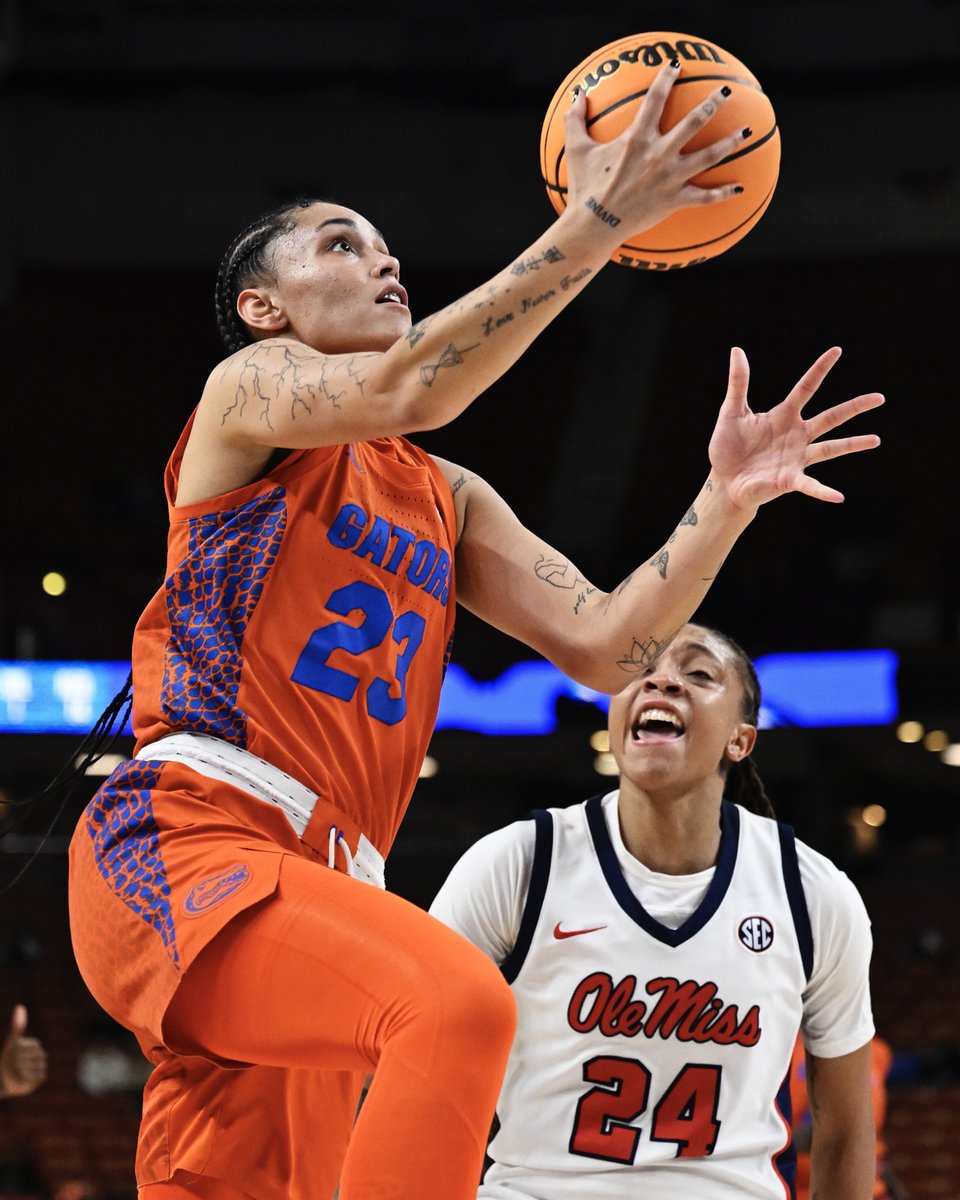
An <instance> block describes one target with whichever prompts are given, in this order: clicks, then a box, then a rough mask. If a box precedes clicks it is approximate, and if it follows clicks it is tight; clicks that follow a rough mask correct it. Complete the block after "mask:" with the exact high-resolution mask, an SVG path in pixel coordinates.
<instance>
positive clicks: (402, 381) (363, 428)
mask: <svg viewBox="0 0 960 1200" xmlns="http://www.w3.org/2000/svg"><path fill="white" fill-rule="evenodd" d="M678 70H679V68H678V67H673V66H670V65H668V66H666V67H665V68H664V69H663V70H662V71H661V73H660V74H659V75H658V77H657V79H656V81H655V83H654V85H653V86H652V88H651V89H650V94H649V96H648V98H647V100H646V102H645V103H644V105H643V106H642V107H641V109H640V112H639V113H638V116H637V119H636V120H635V121H634V123H633V124H632V125H631V126H630V128H629V129H627V130H626V131H625V132H624V133H623V134H622V135H621V136H620V137H619V138H617V139H616V140H614V141H612V142H609V143H600V142H595V141H594V140H593V139H592V138H591V137H590V135H589V134H588V132H587V130H586V125H585V112H586V107H585V106H586V101H585V98H584V97H583V96H582V95H580V96H578V97H577V98H576V99H575V101H574V102H573V103H572V104H571V107H570V110H569V113H568V116H567V124H566V134H567V162H568V170H569V183H570V190H569V193H568V197H569V203H568V207H567V209H566V210H565V212H564V213H563V215H562V216H561V217H559V218H558V220H556V221H555V222H554V223H553V224H552V225H551V226H550V227H549V228H548V229H547V231H546V232H545V233H544V235H543V236H542V237H541V238H539V239H537V241H535V242H534V243H533V244H532V245H531V246H528V247H527V249H526V250H524V251H523V253H522V254H520V255H519V256H518V257H517V258H516V259H514V261H513V262H511V263H510V264H509V265H508V266H507V267H505V268H504V269H503V270H502V271H500V272H499V274H497V275H495V276H494V277H493V278H492V279H490V280H488V281H487V282H486V283H484V284H482V285H481V286H480V287H478V288H477V289H475V290H474V291H472V292H470V293H468V294H467V295H466V296H464V297H463V298H462V299H460V300H458V301H456V302H455V303H454V304H451V305H450V306H449V307H447V308H445V309H443V310H442V311H440V312H438V313H436V314H434V315H433V316H429V317H426V318H425V319H424V320H421V321H420V322H418V323H417V324H415V325H413V326H412V328H409V329H408V331H407V332H406V336H400V337H399V338H398V340H396V341H395V342H394V344H393V345H391V346H390V347H389V348H374V349H372V350H371V347H370V346H365V347H364V346H361V347H360V348H359V349H358V351H357V352H348V353H344V352H339V351H342V350H344V349H345V347H343V346H339V347H335V348H333V349H332V348H331V347H330V346H329V345H317V342H318V341H320V340H321V339H317V338H307V339H306V342H307V343H308V344H304V339H302V338H300V339H299V340H298V339H297V338H296V337H295V336H287V331H286V330H285V327H284V324H283V322H282V320H277V321H276V322H275V324H271V319H272V316H274V315H275V314H271V313H270V312H269V311H267V309H263V310H257V311H256V313H254V316H255V319H256V321H257V322H258V324H257V328H258V332H259V334H260V336H261V340H260V341H258V342H256V343H255V344H253V345H250V346H248V347H245V348H244V349H242V350H240V351H238V352H237V353H236V354H234V355H233V356H231V357H230V358H229V359H227V360H226V361H225V362H224V363H223V364H221V366H220V367H219V368H218V369H217V370H215V371H214V372H213V374H212V375H211V377H210V379H209V381H208V384H207V387H206V390H205V392H204V396H203V399H202V401H201V411H200V414H199V416H198V421H197V429H198V431H201V430H203V431H205V434H204V436H207V437H209V438H211V439H214V440H221V441H226V442H228V443H232V444H233V445H235V446H238V447H244V446H248V447H249V446H265V447H271V448H272V447H286V448H298V447H309V446H318V445H334V444H343V443H346V442H350V441H356V440H365V439H369V438H372V437H376V436H382V435H387V434H400V433H410V432H412V431H415V430H422V429H432V428H435V427H437V426H439V425H443V424H445V423H446V422H448V421H450V420H451V419H452V418H453V417H455V416H456V415H457V414H458V413H460V412H462V411H463V409H464V408H465V407H466V406H467V405H469V404H470V403H471V402H472V401H473V400H474V399H476V397H477V396H478V395H479V394H480V393H481V392H482V391H484V390H485V389H486V388H487V387H488V386H489V385H490V384H491V383H492V382H493V381H494V380H496V379H497V378H498V377H499V376H500V375H502V374H503V373H504V371H506V370H507V368H508V367H510V366H511V364H512V363H514V362H515V361H516V359H517V358H518V357H519V356H520V355H521V354H522V353H523V351H524V350H525V349H526V348H527V347H528V346H529V345H530V343H531V342H532V341H533V339H534V338H535V337H536V336H537V334H539V333H540V332H541V330H542V329H543V328H544V327H545V326H546V325H547V324H548V323H549V322H550V321H552V320H553V319H554V318H555V317H556V315H557V314H558V313H559V312H560V311H561V310H562V309H563V308H564V307H565V306H566V305H567V304H568V303H569V302H570V301H571V300H572V299H573V297H574V296H576V295H577V294H578V293H579V292H580V291H581V290H582V289H583V287H584V286H585V285H586V283H587V282H588V280H589V279H591V278H592V277H593V275H595V274H596V272H597V271H598V270H599V269H600V268H601V267H602V266H603V265H604V264H605V263H606V262H607V261H608V260H609V258H610V256H611V255H612V253H613V252H614V250H615V249H616V248H617V246H618V245H619V244H620V242H621V241H622V240H623V233H624V231H625V230H626V231H628V232H629V233H634V232H639V231H641V230H643V229H646V228H648V227H649V226H651V225H654V224H656V223H657V222H659V221H660V220H662V219H663V218H664V217H665V216H667V215H669V214H670V213H671V212H674V211H675V210H677V209H679V208H682V207H685V206H689V205H692V204H709V203H716V202H718V201H722V200H724V199H726V198H728V197H729V196H731V195H732V194H733V191H734V186H735V185H727V186H724V187H719V188H706V189H705V188H697V187H692V186H691V185H690V183H689V180H690V179H691V178H692V177H694V176H695V175H697V174H698V173H700V172H701V171H703V170H704V169H705V168H707V167H709V166H710V165H713V164H715V163H717V162H719V161H720V160H721V159H723V158H724V157H726V156H727V155H729V154H730V153H732V152H733V150H734V149H735V148H736V147H737V146H738V145H739V144H741V143H742V137H741V135H740V134H739V133H738V134H736V135H734V136H732V137H726V138H724V139H722V140H720V141H718V142H716V143H714V144H713V145H711V146H709V147H706V148H704V149H702V150H698V151H696V152H692V153H690V154H686V155H685V154H683V153H682V150H683V147H684V145H685V144H686V143H687V142H688V141H689V140H690V138H691V137H693V136H694V134H696V132H697V131H698V130H699V129H701V128H702V127H703V126H704V125H705V124H706V123H707V122H708V121H709V119H710V117H711V116H712V115H713V114H714V113H715V112H716V111H717V109H718V108H719V107H720V105H722V104H723V103H724V102H725V100H726V97H725V96H724V95H723V89H720V88H718V89H717V91H716V92H715V93H714V94H713V95H712V96H711V97H710V99H709V100H707V101H706V102H705V103H704V104H702V105H701V106H700V107H699V108H697V109H696V110H694V111H693V112H692V113H691V114H689V115H688V116H687V117H686V118H684V119H683V120H682V121H680V122H679V124H678V125H677V126H676V127H675V128H674V129H672V130H670V131H669V132H668V133H666V134H661V133H660V132H659V119H660V116H661V114H662V111H663V106H664V103H665V101H666V98H667V95H668V93H669V90H670V88H671V87H672V85H673V83H674V81H675V80H676V78H677V75H678ZM494 217H495V219H497V220H499V219H500V218H501V214H494ZM331 232H332V234H333V236H334V237H336V235H338V234H339V235H340V237H341V239H343V238H345V236H346V233H347V232H348V231H346V230H344V229H338V230H332V231H331ZM372 247H373V249H374V250H376V249H377V248H378V247H377V245H376V239H373V243H372ZM321 250H322V247H321ZM386 257H387V259H389V256H388V255H387V256H386ZM389 261H390V262H392V263H393V264H394V267H396V260H395V259H389ZM374 269H376V268H375V267H374ZM391 269H393V268H391ZM384 278H385V279H387V280H388V281H389V279H390V278H391V276H388V275H385V276H384ZM398 291H402V289H398ZM245 319H246V317H245ZM248 323H249V322H248ZM273 329H276V331H277V332H278V333H279V334H280V335H281V336H279V337H276V338H270V337H268V336H267V337H264V335H265V334H269V333H270V332H271V330H273ZM334 349H335V350H336V351H338V352H334ZM347 349H351V350H352V347H348V348H347ZM380 349H382V352H380Z"/></svg>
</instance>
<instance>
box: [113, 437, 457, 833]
mask: <svg viewBox="0 0 960 1200" xmlns="http://www.w3.org/2000/svg"><path fill="white" fill-rule="evenodd" d="M192 422H193V418H191V421H190V423H188V425H187V427H186V429H185V430H184V433H183V435H182V436H181V438H180V441H179V443H178V444H177V447H176V449H175V450H174V452H173V455H172V457H171V459H170V462H169V464H168V466H167V472H166V494H167V502H168V505H169V511H170V534H169V539H168V551H167V570H166V581H165V583H164V585H163V587H161V588H160V590H159V591H158V592H157V594H156V595H155V596H154V597H153V599H152V600H151V601H150V603H149V604H148V606H147V608H146V610H145V611H144V613H143V615H142V617H141V618H140V620H139V622H138V623H137V627H136V631H135V633H134V642H133V673H134V708H133V724H134V731H135V733H136V736H137V739H138V744H137V748H138V749H140V748H141V747H142V746H145V745H148V744H149V743H151V742H153V741H156V739H157V738H160V737H163V736H164V735H165V734H167V733H170V732H173V731H182V730H187V731H190V732H195V733H205V734H209V735H212V736H214V737H218V738H221V739H223V740H224V741H227V742H231V743H233V744H234V745H237V746H240V747H242V748H243V749H246V750H249V751H251V752H252V753H253V754H256V755H258V756H259V757H260V758H263V759H266V760H267V761H268V762H271V763H273V764H274V765H275V766H277V767H280V768H281V769H282V770H284V771H286V772H287V773H288V774H289V775H292V776H293V777H294V778H295V779H298V780H299V781H300V782H301V783H304V784H305V785H306V786H307V787H309V788H311V789H312V790H313V791H315V792H316V793H317V794H318V796H319V797H320V798H321V800H322V801H326V802H327V803H326V804H318V811H317V812H315V814H314V818H313V820H312V821H311V823H310V825H309V826H308V828H307V830H306V832H305V834H304V837H303V840H304V842H306V843H307V844H308V845H309V846H311V847H312V848H313V849H316V850H321V849H322V850H323V852H324V853H326V847H327V834H328V831H329V827H330V819H329V805H333V806H334V807H335V808H336V809H337V810H338V812H339V813H342V814H343V815H344V816H345V817H346V818H347V819H348V820H349V821H350V822H352V823H353V825H354V826H355V827H356V828H358V829H359V830H360V831H362V832H363V833H365V834H366V836H367V837H368V838H369V839H370V841H371V842H372V843H373V844H374V846H375V847H376V848H377V849H378V850H379V851H380V853H381V854H383V855H386V853H387V851H388V850H389V848H390V845H391V843H392V842H393V839H394V836H395V834H396V831H397V828H398V826H399V824H400V821H401V819H402V817H403V814H404V811H405V809H406V806H407V804H408V802H409V799H410V795H411V793H412V791H413V788H414V785H415V783H416V780H417V777H418V774H419V771H420V766H421V763H422V761H423V757H424V755H425V753H426V750H427V746H428V744H429V740H430V736H431V734H432V732H433V725H434V721H435V719H436V714H437V707H438V704H439V697H440V686H441V683H442V680H443V671H444V668H445V666H446V662H447V659H448V658H449V649H450V644H451V639H452V636H453V619H454V585H453V554H454V546H455V542H456V515H455V512H454V506H453V498H452V495H451V493H450V489H449V487H448V485H447V483H446V480H445V479H444V477H443V475H442V473H441V472H440V470H439V468H438V467H437V465H436V464H435V463H434V462H433V460H432V459H431V458H430V457H429V456H428V455H427V454H426V453H424V452H423V451H421V450H419V449H418V448H417V447H416V446H413V445H412V444H411V443H410V442H408V441H406V439H404V438H381V439H378V440H376V441H371V442H365V443H354V444H351V445H345V446H326V447H321V448H318V449H313V450H300V451H294V452H291V453H290V454H288V455H286V457H285V458H284V459H283V460H282V461H281V462H280V463H279V464H278V465H277V466H276V467H275V468H273V469H271V470H269V471H268V472H267V473H266V474H265V475H264V477H263V478H261V479H259V480H257V481H256V482H254V483H251V484H249V485H247V486H246V487H243V488H238V489H237V490H236V491H232V492H228V493H227V494H226V495H223V496H218V497H215V498H214V499H211V500H206V501H203V502H201V503H199V504H191V505H184V506H183V507H177V505H176V494H177V482H178V476H179V470H180V463H181V461H182V457H183V451H184V448H185V446H186V443H187V438H188V436H189V433H190V429H191V426H192ZM319 810H326V811H325V813H324V814H323V816H321V812H320V811H319Z"/></svg>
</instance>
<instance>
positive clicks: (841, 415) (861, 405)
mask: <svg viewBox="0 0 960 1200" xmlns="http://www.w3.org/2000/svg"><path fill="white" fill-rule="evenodd" d="M883 403H884V398H883V396H882V395H881V394H880V393H879V392H870V393H868V394H867V395H864V396H854V398H853V399H852V400H846V401H844V403H843V404H835V405H834V406H833V408H828V409H825V410H824V411H823V412H822V413H818V414H817V415H816V416H815V417H811V418H810V419H809V420H808V421H807V431H808V433H809V435H810V439H811V441H812V440H814V439H815V438H818V437H822V436H823V435H824V434H825V433H829V432H830V430H831V429H836V428H837V426H838V425H843V424H844V423H845V422H846V421H852V420H853V418H854V417H857V416H859V415H860V414H861V413H865V412H870V410H871V409H874V408H879V407H880V405H881V404H883Z"/></svg>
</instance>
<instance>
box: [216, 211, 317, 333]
mask: <svg viewBox="0 0 960 1200" xmlns="http://www.w3.org/2000/svg"><path fill="white" fill-rule="evenodd" d="M317 203H319V200H317V199H314V198H312V197H302V198H298V199H296V200H293V201H290V202H289V203H287V204H282V205H280V207H279V208H275V209H272V210H271V211H270V212H268V213H264V214H263V216H260V217H258V218H257V219H256V221H254V222H253V223H252V224H250V225H248V226H247V227H246V229H244V230H243V231H242V232H241V233H239V234H238V235H237V236H236V237H235V238H234V239H233V241H232V242H231V243H230V246H229V247H228V248H227V252H226V253H225V254H224V256H223V258H222V259H221V260H220V269H219V270H218V271H217V282H216V286H215V288H214V305H215V307H216V313H217V328H218V329H219V331H220V337H221V338H222V340H223V344H224V345H225V346H226V348H227V349H228V350H229V351H230V353H231V354H233V353H234V351H236V350H241V349H242V348H243V347H244V346H248V345H250V343H251V342H252V341H253V340H254V338H253V335H252V334H251V332H250V330H249V329H248V328H247V326H246V325H245V324H244V323H243V321H241V320H240V315H239V313H238V312H237V297H238V296H239V295H240V293H241V292H242V291H243V289H244V288H246V287H250V286H251V285H252V284H256V283H264V282H267V281H269V280H271V279H272V278H273V262H272V259H271V254H270V251H271V249H272V246H273V243H274V241H275V240H276V239H277V238H278V237H282V236H283V235H284V234H285V233H289V232H290V231H291V230H292V229H294V228H295V227H296V224H297V215H298V213H299V212H300V211H301V210H302V209H305V208H309V207H310V206H311V205H313V204H317Z"/></svg>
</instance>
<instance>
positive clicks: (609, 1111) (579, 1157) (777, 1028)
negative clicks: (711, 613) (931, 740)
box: [431, 625, 874, 1200]
mask: <svg viewBox="0 0 960 1200" xmlns="http://www.w3.org/2000/svg"><path fill="white" fill-rule="evenodd" d="M759 705H760V694H759V685H758V683H757V678H756V674H755V672H754V670H753V666H752V664H751V663H750V660H749V659H748V658H747V656H746V655H745V654H744V653H743V651H742V650H740V648H739V647H738V646H736V644H735V643H733V642H731V641H730V640H729V639H728V638H726V637H725V636H724V635H722V634H719V633H717V632H716V631H713V630H709V629H706V628H703V627H700V626H696V625H687V626H685V627H684V628H683V629H682V630H681V631H680V633H679V634H678V636H677V637H676V638H675V639H674V641H673V642H672V643H671V644H670V645H669V646H668V648H667V649H666V650H665V651H664V653H663V654H662V655H661V656H660V658H659V659H658V660H657V662H656V664H655V665H654V666H653V667H652V668H649V669H647V670H646V671H644V672H643V673H642V674H640V675H638V677H637V678H636V679H635V680H633V682H631V683H630V684H629V686H628V687H627V688H626V689H625V690H624V691H623V692H621V693H620V695H619V696H616V697H614V699H613V700H612V701H611V704H610V717H609V730H610V747H611V750H612V751H613V754H614V755H615V757H616V760H617V764H618V766H619V768H620V773H621V780H620V788H619V790H618V791H613V792H611V793H609V794H608V795H606V796H603V797H599V796H598V797H596V798H594V799H593V800H588V801H587V802H586V803H584V804H578V805H574V806H573V807H571V808H566V809H553V810H550V811H542V812H538V813H534V814H533V819H528V820H524V821H518V822H516V823H515V824H513V825H510V826H509V827H507V828H506V829H501V830H499V831H497V832H496V833H492V834H490V835H489V836H488V837H486V838H484V839H482V840H481V841H480V842H478V843H477V844H476V845H475V846H473V847H472V848H471V849H470V850H469V851H468V852H467V853H466V854H465V855H464V856H463V858H462V859H461V860H460V862H459V863H458V864H457V865H456V866H455V867H454V869H453V871H452V873H451V874H450V876H449V878H448V879H447V881H446V883H445V884H444V886H443V887H442V889H441V890H440V893H439V895H438V896H437V898H436V900H435V901H434V904H433V907H432V909H431V911H432V912H433V914H434V915H435V916H437V917H439V918H440V919H441V920H443V921H444V922H446V923H447V924H448V925H450V926H452V927H453V928H454V929H456V930H458V931H459V932H460V933H462V934H463V935H464V936H466V937H467V938H469V940H470V941H472V942H474V943H475V944H476V945H477V946H479V947H480V948H481V949H482V950H484V951H485V952H486V953H487V954H489V955H490V957H491V958H493V959H494V960H495V961H496V962H497V963H498V964H500V966H501V969H502V970H503V973H504V974H505V976H506V978H507V980H508V981H509V982H510V984H511V986H512V988H513V991H514V994H515V996H516V1000H517V1007H518V1011H519V1025H518V1029H517V1035H516V1039H515V1041H514V1045H513V1050H512V1052H511V1057H510V1062H509V1065H508V1067H507V1073H506V1077H505V1080H504V1084H503V1090H502V1092H501V1095H500V1100H499V1103H498V1105H497V1117H498V1120H499V1128H498V1130H497V1132H496V1134H495V1136H494V1137H493V1140H492V1142H491V1144H490V1150H489V1153H490V1156H491V1158H492V1159H493V1162H492V1165H491V1166H490V1167H489V1168H488V1170H487V1172H486V1175H485V1179H484V1182H483V1184H482V1185H481V1186H480V1191H479V1196H480V1197H484V1198H489V1200H494V1198H497V1200H508V1198H509V1200H528V1198H535V1200H677V1198H678V1197H684V1198H687V1200H785V1198H790V1197H792V1196H793V1194H794V1188H793V1154H792V1146H791V1135H790V1111H789V1087H788V1082H789V1071H790V1061H791V1053H792V1050H793V1046H794V1041H795V1039H796V1036H797V1033H798V1030H799V1031H800V1033H801V1035H802V1037H803V1040H804V1043H805V1046H806V1052H807V1058H808V1079H809V1084H810V1092H811V1098H812V1103H811V1109H812V1113H813V1159H812V1185H811V1191H810V1195H811V1197H815V1198H816V1200H869V1197H870V1196H871V1194H872V1186H873V1176H874V1131H873V1118H872V1109H871V1098H870V1096H871V1094H870V1041H871V1038H872V1036H873V1033H874V1027H873V1020H872V1016H871V1008H870V995H869V986H868V968H869V960H870V950H871V937H870V923H869V920H868V918H867V914H866V912H865V909H864V906H863V903H862V901H861V899H860V897H859V895H858V893H857V892H856V890H855V888H854V887H853V885H852V884H851V882H850V881H849V880H848V879H847V877H846V876H845V875H844V874H843V873H842V872H841V871H839V870H838V869H837V868H836V867H834V866H833V864H832V863H830V862H829V861H828V860H827V859H825V858H824V857H823V856H822V855H820V854H818V853H817V852H816V851H814V850H811V849H810V848H809V847H808V846H805V845H804V844H803V843H802V842H799V841H796V840H795V839H794V837H793V833H792V831H791V830H790V829H788V828H786V827H783V826H779V825H778V824H777V823H776V822H775V821H774V820H772V819H770V818H771V816H772V810H771V809H770V806H769V801H768V800H767V798H766V795H765V793H764V791H763V787H762V784H761V783H760V781H759V777H758V776H757V774H756V772H755V770H754V768H753V765H752V763H751V762H750V760H749V755H750V752H751V750H752V749H753V746H754V742H755V740H756V736H757V727H756V726H757V714H758V711H759ZM734 801H737V802H734ZM751 810H752V811H751ZM760 814H764V815H760Z"/></svg>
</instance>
